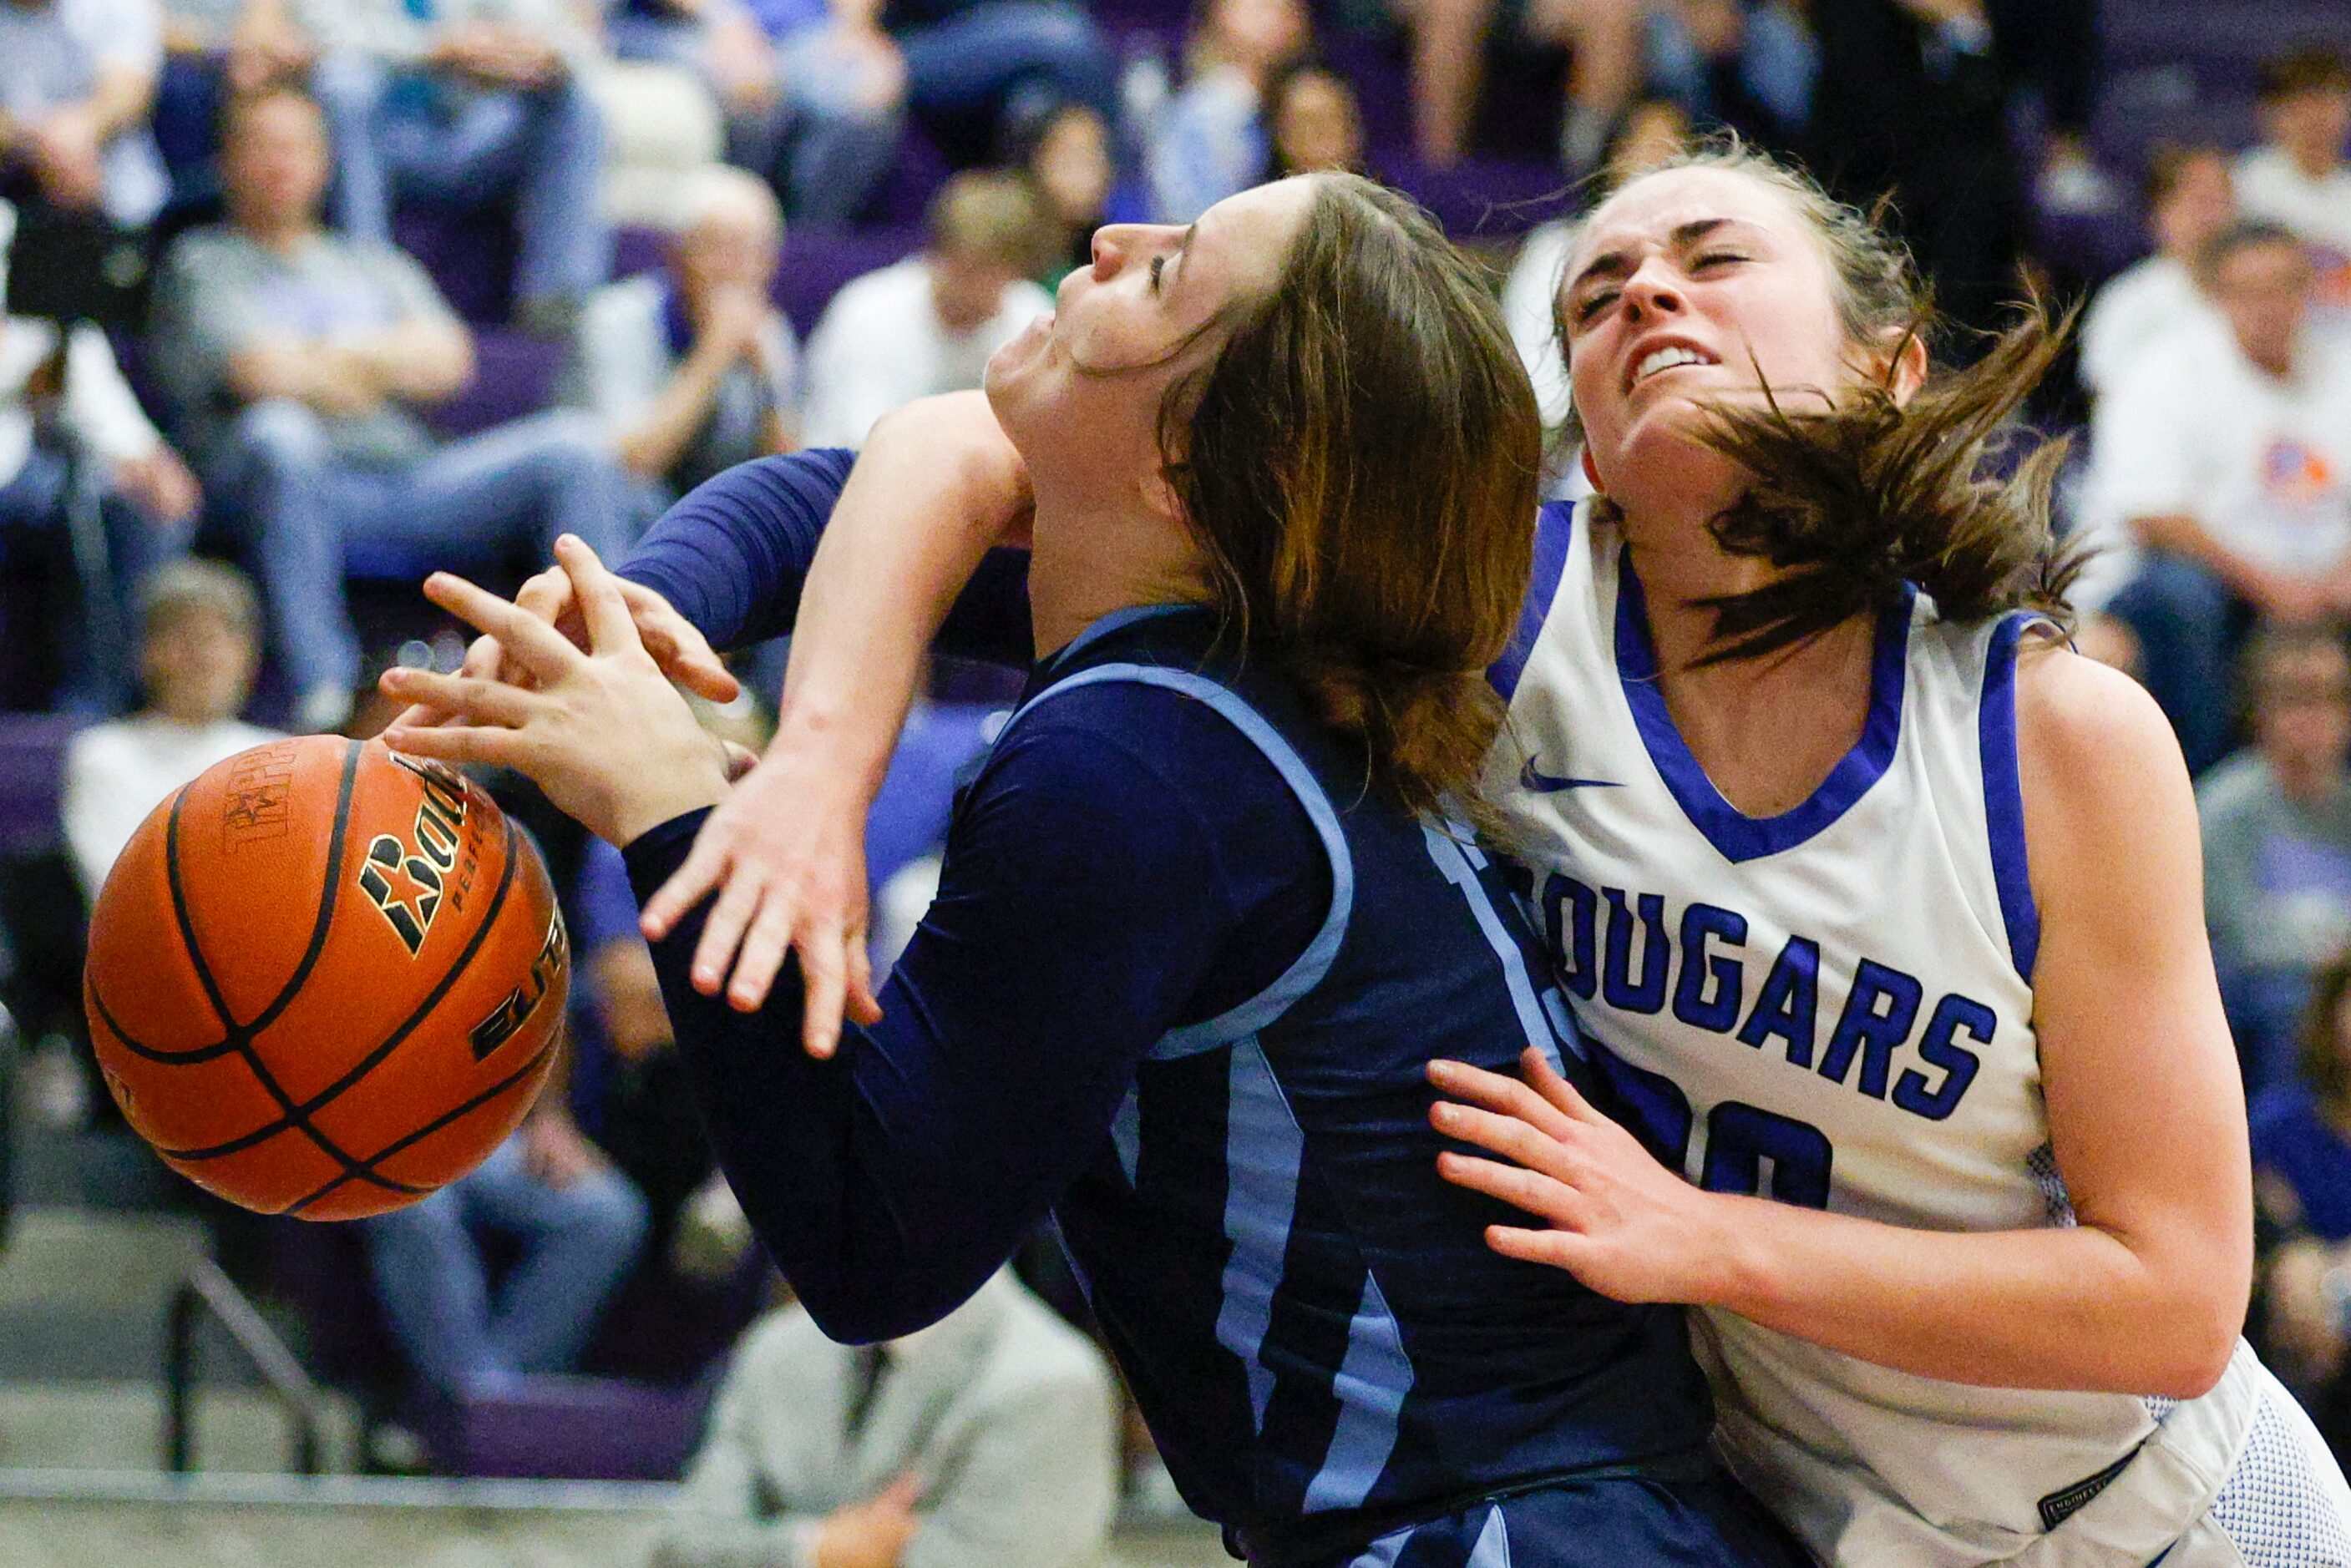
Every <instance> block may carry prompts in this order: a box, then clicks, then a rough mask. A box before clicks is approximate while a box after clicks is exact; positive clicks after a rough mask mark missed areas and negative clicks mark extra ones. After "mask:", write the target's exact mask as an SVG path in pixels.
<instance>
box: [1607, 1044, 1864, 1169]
mask: <svg viewBox="0 0 2351 1568" xmlns="http://www.w3.org/2000/svg"><path fill="white" fill-rule="evenodd" d="M1584 1044H1585V1046H1586V1048H1587V1049H1588V1050H1589V1051H1590V1052H1591V1054H1592V1060H1593V1065H1594V1066H1596V1067H1598V1068H1599V1070H1600V1075H1601V1077H1602V1078H1603V1079H1604V1080H1605V1081H1606V1082H1607V1084H1608V1086H1609V1087H1610V1088H1612V1089H1614V1091H1615V1092H1616V1096H1617V1098H1618V1099H1619V1100H1620V1101H1621V1102H1623V1103H1622V1105H1621V1106H1619V1107H1617V1108H1618V1109H1619V1110H1620V1111H1621V1112H1622V1113H1623V1114H1624V1115H1625V1119H1626V1124H1627V1125H1628V1126H1629V1127H1631V1129H1632V1131H1633V1132H1634V1133H1635V1135H1636V1136H1637V1137H1639V1138H1640V1139H1641V1141H1642V1142H1643V1143H1645V1144H1646V1145H1647V1146H1648V1147H1649V1152H1650V1153H1652V1154H1654V1155H1656V1157H1657V1158H1659V1159H1660V1160H1662V1161H1664V1162H1665V1163H1666V1164H1667V1165H1669V1166H1671V1167H1672V1168H1674V1169H1676V1170H1685V1171H1686V1170H1687V1169H1688V1168H1689V1142H1690V1133H1691V1131H1692V1130H1693V1124H1694V1123H1695V1121H1696V1119H1697V1118H1696V1117H1695V1116H1693V1114H1692V1113H1691V1111H1690V1103H1689V1096H1687V1095H1685V1094H1683V1093H1682V1091H1681V1088H1680V1086H1679V1085H1677V1084H1676V1083H1675V1082H1674V1081H1673V1080H1672V1079H1670V1078H1667V1077H1663V1076H1661V1075H1658V1074H1656V1073H1652V1072H1649V1071H1647V1070H1646V1069H1645V1068H1641V1067H1635V1066H1634V1065H1633V1064H1631V1063H1630V1062H1627V1061H1625V1059H1624V1058H1623V1057H1621V1056H1619V1055H1617V1054H1615V1053H1614V1052H1613V1051H1611V1050H1609V1049H1608V1048H1607V1047H1606V1046H1604V1045H1603V1044H1600V1043H1599V1042H1598V1041H1596V1040H1594V1039H1593V1038H1592V1037H1591V1035H1590V1034H1589V1033H1587V1034H1585V1035H1584ZM1835 1156H1836V1150H1835V1149H1834V1148H1833V1147H1830V1144H1829V1140H1828V1137H1827V1135H1826V1134H1824V1133H1823V1132H1822V1131H1821V1129H1820V1128H1818V1127H1813V1126H1811V1125H1810V1124H1808V1123H1805V1122H1800V1121H1797V1120H1795V1119H1794V1118H1793V1117H1792V1116H1781V1115H1780V1114H1779V1113H1778V1112H1776V1111H1767V1110H1764V1109H1763V1108H1762V1107H1761V1106H1745V1105H1740V1103H1739V1102H1738V1101H1736V1100H1726V1101H1724V1102H1723V1103H1722V1104H1721V1105H1719V1106H1715V1107H1714V1109H1713V1110H1712V1111H1710V1112H1708V1114H1707V1118H1706V1164H1705V1166H1704V1167H1703V1168H1701V1169H1700V1170H1699V1172H1698V1185H1699V1186H1700V1187H1703V1188H1705V1189H1707V1190H1708V1192H1736V1193H1741V1194H1744V1195H1746V1196H1749V1197H1762V1196H1765V1193H1764V1187H1763V1165H1764V1162H1765V1161H1766V1160H1769V1161H1770V1162H1771V1191H1770V1194H1769V1196H1771V1197H1772V1198H1776V1199H1779V1200H1780V1201H1781V1202H1782V1203H1792V1204H1795V1205H1797V1206H1798V1207H1800V1208H1804V1209H1825V1208H1827V1207H1828V1205H1829V1169H1830V1168H1831V1166H1832V1165H1833V1164H1834V1162H1835Z"/></svg>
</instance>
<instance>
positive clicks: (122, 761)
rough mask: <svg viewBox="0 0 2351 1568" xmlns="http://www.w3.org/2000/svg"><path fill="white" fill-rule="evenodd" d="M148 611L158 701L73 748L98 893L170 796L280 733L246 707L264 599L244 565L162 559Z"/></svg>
mask: <svg viewBox="0 0 2351 1568" xmlns="http://www.w3.org/2000/svg"><path fill="white" fill-rule="evenodd" d="M141 620H142V623H143V624H142V627H141V636H140V639H139V668H140V674H141V680H142V681H143V683H144V684H145V686H146V689H147V705H146V706H145V707H144V708H141V710H140V711H138V712H136V713H133V714H132V715H131V717H129V718H127V719H118V720H116V721H114V722H111V723H106V724H98V725H93V726H92V727H91V728H89V729H87V730H84V731H82V732H80V733H78V734H77V735H76V736H74V738H73V741H72V743H71V744H70V745H69V746H68V749H67V752H66V784H65V825H66V842H67V844H68V846H69V847H70V848H71V849H72V851H73V862H74V870H75V871H76V872H77V873H78V875H79V877H80V878H81V885H82V890H83V891H84V892H85V893H87V894H88V895H89V897H91V898H96V897H97V896H98V889H99V886H100V885H101V884H102V883H104V882H105V880H106V874H107V872H108V871H109V870H110V869H111V868H112V867H113V865H114V861H115V857H117V856H119V855H120V854H121V853H122V846H124V845H126V844H128V843H130V842H131V834H132V833H134V832H136V831H137V830H138V827H139V825H140V823H141V822H142V821H144V820H146V816H147V814H148V813H149V812H151V811H152V810H154V809H155V807H156V805H158V804H159V803H160V802H162V800H163V798H164V797H165V796H167V795H169V794H171V793H172V791H173V790H175V789H178V788H179V787H180V786H181V785H182V784H186V783H187V782H188V781H189V780H191V779H193V778H194V777H195V776H196V775H197V774H201V773H203V772H204V770H205V769H206V768H209V767H211V766H212V765H213V764H214V763H217V762H222V761H225V760H226V759H227V758H230V757H233V756H235V755H236V753H239V752H242V751H245V750H246V749H247V748H248V747H252V746H258V745H260V744H262V743H263V742H267V741H273V740H276V739H277V734H276V733H275V732H272V731H269V730H262V729H256V728H255V727H254V726H253V725H251V724H247V723H243V722H239V720H238V719H237V716H236V715H237V712H238V711H239V710H240V709H242V708H243V707H244V706H245V702H246V698H247V697H248V696H249V695H251V693H252V691H253V672H254V670H255V668H256V666H257V665H258V664H259V662H260V659H261V608H260V604H259V601H258V599H257V598H256V596H255V594H254V591H253V585H252V584H250V583H248V582H247V581H246V579H245V575H244V574H243V573H241V572H239V571H238V570H237V569H236V568H235V567H234V566H223V565H221V564H220V563H219V562H217V561H202V560H183V561H173V562H172V563H171V564H170V565H168V566H159V567H157V568H156V570H155V575H154V576H152V577H151V578H149V579H148V584H147V593H146V597H145V613H144V615H143V616H142V617H141Z"/></svg>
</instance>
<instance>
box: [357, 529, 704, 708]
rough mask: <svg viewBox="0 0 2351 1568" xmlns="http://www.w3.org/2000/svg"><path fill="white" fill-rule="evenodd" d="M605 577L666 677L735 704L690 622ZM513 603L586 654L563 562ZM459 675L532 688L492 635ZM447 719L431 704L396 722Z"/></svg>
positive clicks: (468, 655)
mask: <svg viewBox="0 0 2351 1568" xmlns="http://www.w3.org/2000/svg"><path fill="white" fill-rule="evenodd" d="M606 576H608V577H609V578H610V580H611V583H612V585H613V587H615V589H616V590H617V591H618V592H619V594H620V596H621V602H622V604H624V605H626V606H627V607H628V609H629V617H630V618H631V619H632V621H634V622H635V624H636V628H637V638H638V640H639V641H640V642H641V643H642V644H643V647H644V650H645V652H647V653H648V654H650V655H652V656H653V663H654V664H655V665H657V666H658V667H659V668H660V670H661V672H662V673H663V674H664V675H665V676H667V677H668V678H669V679H670V680H674V681H676V682H677V683H678V684H679V685H680V686H683V687H684V688H685V689H686V690H687V691H691V692H693V693H694V694H695V696H697V697H706V698H708V699H709V700H710V701H713V702H732V701H734V700H735V699H736V698H737V696H739V695H740V694H741V692H742V690H743V688H742V686H741V684H740V683H739V682H737V680H736V679H735V677H734V676H733V675H732V674H730V673H728V671H727V669H726V665H725V664H724V663H722V662H721V661H720V659H719V658H718V655H716V653H714V652H712V651H711V649H710V644H709V642H708V641H707V640H706V639H705V638H704V637H703V635H702V633H701V632H700V631H699V630H697V629H696V628H695V624H694V623H693V622H692V621H690V620H688V619H686V618H685V617H684V616H682V615H680V614H678V613H677V610H676V609H675V608H674V607H672V605H671V604H670V602H669V600H667V599H665V598H664V597H662V596H661V595H660V594H658V593H656V592H655V591H654V590H653V589H652V588H649V587H645V586H644V585H643V583H632V582H631V581H629V580H628V579H627V578H626V577H622V576H612V575H611V574H610V573H607V574H606ZM514 602H515V604H516V605H517V607H520V608H522V609H525V610H528V611H529V612H530V613H531V614H532V615H534V616H536V617H538V618H539V619H540V620H543V621H545V622H546V623H547V624H548V625H549V626H551V627H553V628H555V629H556V630H557V631H559V632H561V633H562V634H563V635H564V636H565V637H566V638H568V639H570V642H571V645H572V646H573V647H574V648H577V649H580V650H581V651H582V652H585V651H587V649H588V620H587V618H586V616H585V615H583V614H582V613H581V611H580V596H579V595H578V594H577V593H576V592H574V591H573V588H572V586H571V574H570V573H569V572H567V571H566V570H564V568H563V564H562V563H561V562H560V561H558V562H557V563H556V564H555V565H554V566H549V567H548V568H547V569H546V570H545V571H543V572H540V573H539V574H538V576H534V577H532V578H531V579H530V580H529V581H528V582H526V583H525V584H523V586H522V589H521V591H520V592H518V593H517V594H516V595H515V597H514ZM457 673H458V674H459V675H460V676H463V677H465V678H467V679H469V680H503V681H505V682H506V683H507V685H509V686H528V685H529V684H530V672H529V670H528V669H527V668H526V667H525V666H524V664H523V662H522V661H521V660H519V659H516V658H515V657H514V655H513V654H512V653H511V652H510V651H509V650H508V649H507V647H506V645H505V644H504V643H503V642H501V641H500V640H499V639H497V638H496V636H494V635H492V634H491V633H488V632H484V633H483V634H482V635H481V636H480V637H478V638H475V639H474V644H473V646H472V647H471V648H468V649H466V650H465V663H464V664H463V665H462V666H461V667H460V668H459V669H458V670H457ZM449 718H450V715H448V714H446V713H444V712H441V711H437V710H435V709H434V708H433V707H432V706H431V705H430V704H428V703H422V702H420V703H413V704H412V705H411V706H410V707H409V708H408V709H407V710H406V711H403V712H402V714H401V715H400V717H398V718H397V719H394V720H393V721H392V722H393V723H395V724H398V725H401V726H402V727H405V728H409V729H416V728H421V727H423V726H424V725H428V724H439V723H445V722H448V721H449Z"/></svg>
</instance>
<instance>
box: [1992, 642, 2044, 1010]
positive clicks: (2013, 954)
mask: <svg viewBox="0 0 2351 1568" xmlns="http://www.w3.org/2000/svg"><path fill="white" fill-rule="evenodd" d="M2037 619H2040V617H2037V616H2035V615H2034V614H2033V613H2032V611H2031V610H2018V611H2016V612H2015V613H2013V614H2011V615H2010V616H2008V617H2007V618H2004V619H2002V620H2001V623H2000V624H1999V625H1998V626H1996V627H1994V628H1992V633H1991V647H1990V648H1989V649H1986V650H1985V653H1984V678H1983V699H1982V701H1980V702H1979V703H1978V704H1977V707H1976V727H1977V732H1978V737H1979V741H1980V746H1981V748H1982V753H1983V786H1984V824H1985V826H1987V827H1988V828H1990V829H1991V878H1992V884H1993V886H1994V887H1996V888H1999V890H2000V919H2001V924H2002V925H2004V926H2006V927H2007V928H2008V955H2009V961H2010V962H2011V963H2013V964H2015V965H2016V972H2017V973H2018V974H2020V975H2022V976H2023V977H2024V981H2025V983H2026V984H2028V985H2029V984H2031V983H2032V964H2033V961H2034V960H2035V959H2036V958H2038V957H2039V956H2040V953H2041V909H2040V907H2039V906H2038V905H2036V904H2034V903H2033V901H2032V866H2031V863H2030V862H2029V861H2028V860H2027V859H2026V857H2025V853H2024V784H2023V781H2022V777H2021V776H2020V775H2019V774H2018V772H2017V764H2016V647H2017V643H2018V642H2019V641H2020V640H2022V638H2023V636H2024V628H2026V627H2028V626H2030V625H2032V623H2033V622H2034V621H2035V620H2037Z"/></svg>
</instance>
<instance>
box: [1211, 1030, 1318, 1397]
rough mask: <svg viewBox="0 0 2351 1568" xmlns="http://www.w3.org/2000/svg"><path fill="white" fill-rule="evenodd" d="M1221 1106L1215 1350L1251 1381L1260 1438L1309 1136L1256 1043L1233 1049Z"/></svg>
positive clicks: (1253, 1039) (1270, 1392) (1270, 1394)
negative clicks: (1270, 1342)
mask: <svg viewBox="0 0 2351 1568" xmlns="http://www.w3.org/2000/svg"><path fill="white" fill-rule="evenodd" d="M1227 1085H1228V1087H1227V1090H1226V1101H1225V1238H1226V1240H1228V1241H1230V1242H1232V1244H1233V1250H1232V1252H1231V1254H1230V1255H1229V1256H1228V1257H1227V1258H1226V1260H1225V1272H1224V1279H1223V1288H1224V1298H1225V1299H1224V1304H1223V1305H1222V1306H1221V1307H1219V1308H1218V1309H1217V1344H1219V1345H1223V1346H1224V1347H1225V1348H1226V1349H1227V1350H1229V1351H1231V1352H1232V1353H1233V1354H1234V1355H1237V1356H1238V1357H1239V1358H1240V1363H1241V1369H1242V1370H1243V1371H1244V1372H1245V1373H1246V1374H1248V1376H1249V1409H1250V1411H1251V1413H1252V1414H1253V1415H1254V1416H1255V1417H1256V1429H1257V1430H1258V1431H1259V1432H1263V1431H1264V1430H1265V1407H1266V1404H1267V1402H1268V1401H1270V1399H1271V1398H1272V1397H1273V1369H1272V1368H1271V1367H1270V1366H1266V1364H1265V1338H1266V1335H1267V1334H1269V1333H1270V1332H1271V1330H1272V1327H1273V1298H1274V1296H1275V1294H1276V1293H1278V1292H1279V1291H1280V1288H1281V1274H1282V1265H1283V1261H1284V1259H1285V1258H1286V1257H1287V1255H1288V1253H1289V1251H1290V1220H1291V1219H1292V1217H1293V1216H1295V1215H1296V1213H1297V1211H1298V1176H1299V1170H1300V1168H1301V1164H1302V1162H1303V1161H1304V1159H1305V1157H1306V1134H1305V1132H1304V1131H1303V1130H1302V1129H1301V1128H1300V1127H1299V1125H1298V1118H1297V1116H1294V1115H1292V1114H1291V1112H1290V1101H1289V1099H1288V1098H1287V1097H1286V1096H1284V1095H1283V1094H1282V1092H1281V1085H1280V1083H1279V1082H1278V1081H1277V1080H1276V1079H1275V1077H1274V1075H1273V1068H1272V1067H1271V1066H1270V1064H1268V1063H1267V1062H1266V1059H1265V1047H1264V1046H1262V1045H1260V1044H1258V1042H1257V1039H1256V1037H1255V1036H1254V1035H1252V1036H1250V1037H1249V1038H1247V1039H1245V1040H1243V1041H1241V1042H1240V1043H1239V1044H1237V1045H1235V1046H1234V1047H1233V1054H1232V1064H1231V1066H1230V1068H1229V1070H1228V1074H1227Z"/></svg>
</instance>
